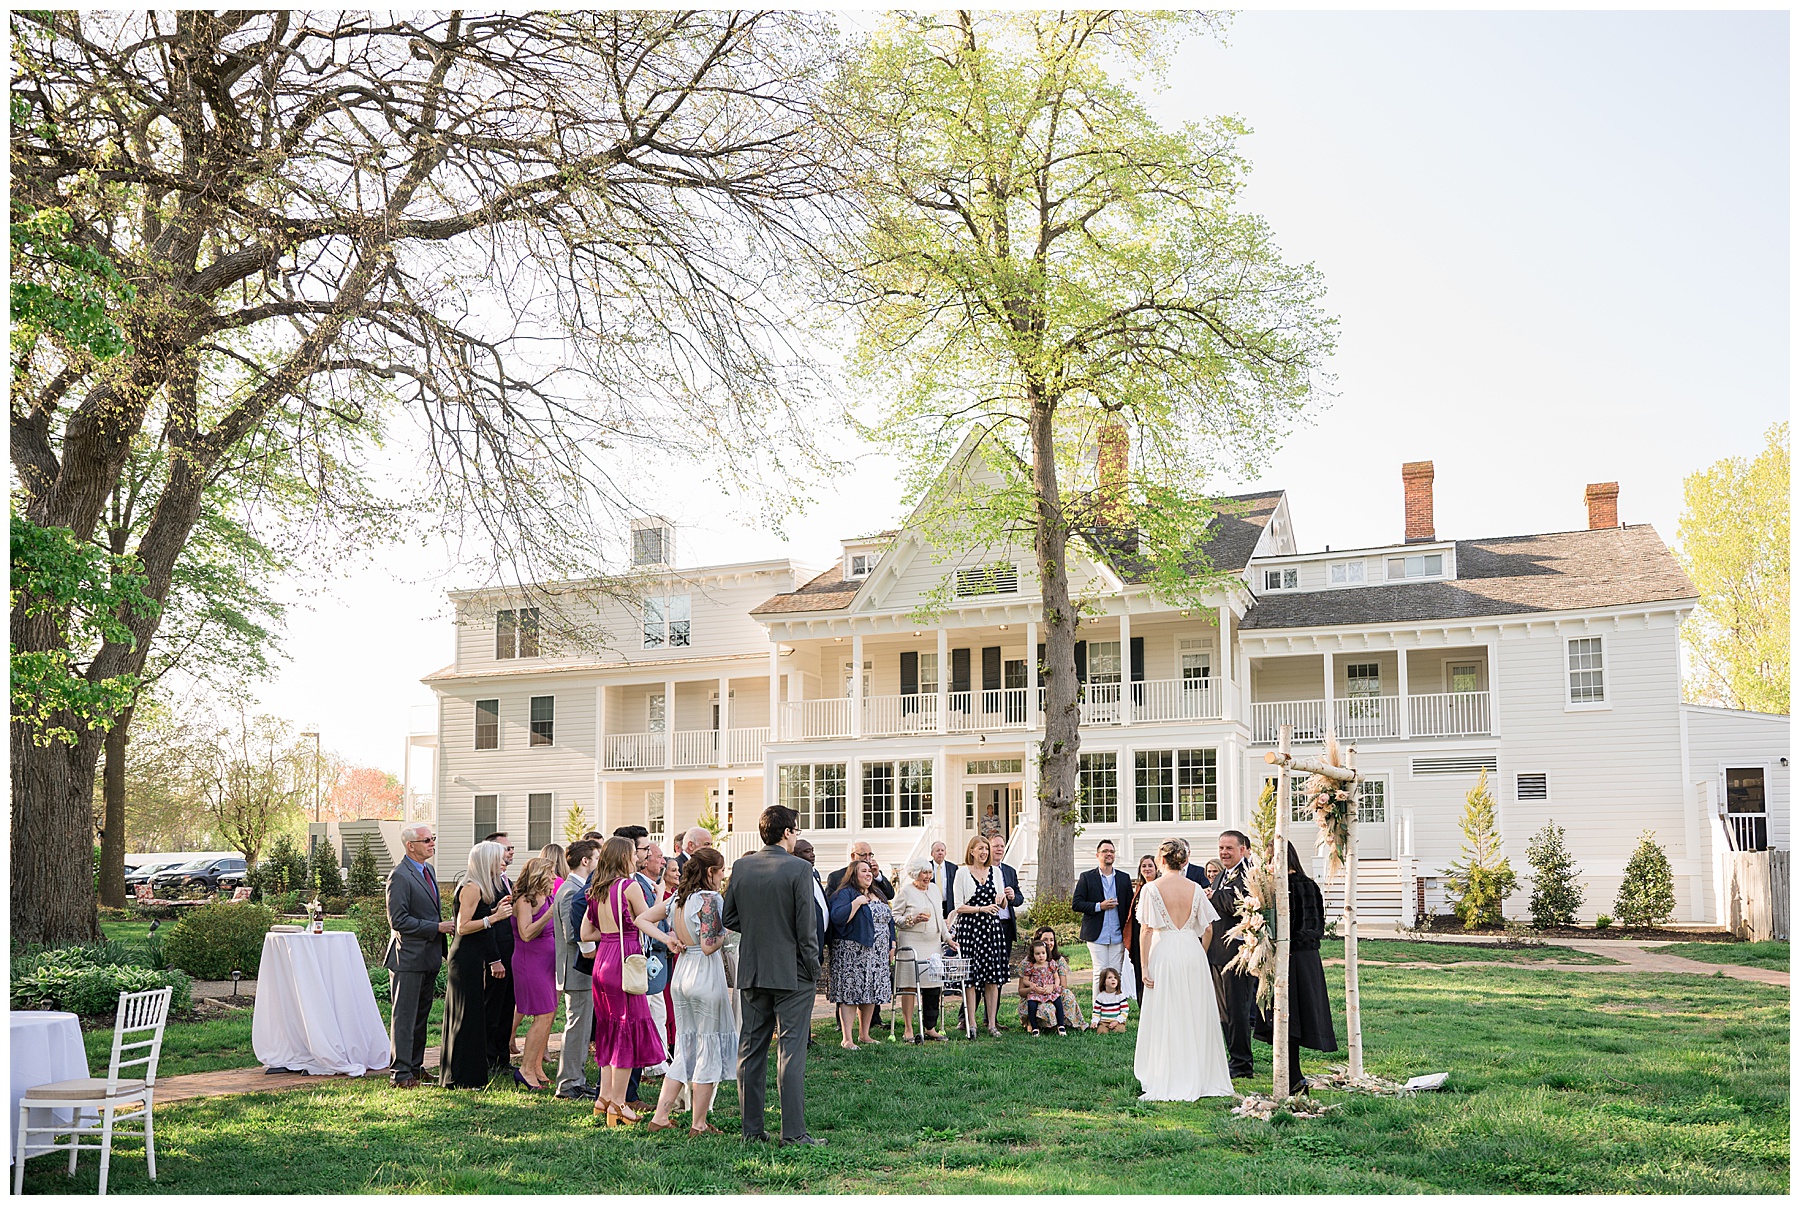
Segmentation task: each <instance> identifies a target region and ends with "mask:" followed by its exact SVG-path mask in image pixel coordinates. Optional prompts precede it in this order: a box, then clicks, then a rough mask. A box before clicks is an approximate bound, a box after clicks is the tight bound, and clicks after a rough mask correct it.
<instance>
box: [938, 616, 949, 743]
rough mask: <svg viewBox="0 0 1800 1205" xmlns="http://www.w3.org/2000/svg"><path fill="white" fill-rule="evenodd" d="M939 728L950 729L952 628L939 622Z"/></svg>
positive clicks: (941, 729) (943, 730)
mask: <svg viewBox="0 0 1800 1205" xmlns="http://www.w3.org/2000/svg"><path fill="white" fill-rule="evenodd" d="M937 638H938V652H937V658H938V679H937V682H938V704H937V711H938V713H937V730H938V731H939V732H948V731H950V629H949V628H946V627H945V626H944V625H943V624H941V623H940V624H938V630H937Z"/></svg>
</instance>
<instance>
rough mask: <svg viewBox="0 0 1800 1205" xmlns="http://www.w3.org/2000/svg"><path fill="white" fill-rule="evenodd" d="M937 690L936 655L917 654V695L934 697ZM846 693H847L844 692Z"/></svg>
mask: <svg viewBox="0 0 1800 1205" xmlns="http://www.w3.org/2000/svg"><path fill="white" fill-rule="evenodd" d="M937 688H938V670H937V654H936V653H920V654H919V693H920V694H922V695H935V694H936V693H937ZM845 693H848V692H845Z"/></svg>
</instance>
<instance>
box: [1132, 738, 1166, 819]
mask: <svg viewBox="0 0 1800 1205" xmlns="http://www.w3.org/2000/svg"><path fill="white" fill-rule="evenodd" d="M1137 818H1138V821H1139V822H1140V823H1145V824H1150V823H1155V822H1157V821H1160V820H1173V819H1175V751H1174V750H1173V749H1152V750H1143V751H1140V752H1139V753H1138V755H1137Z"/></svg>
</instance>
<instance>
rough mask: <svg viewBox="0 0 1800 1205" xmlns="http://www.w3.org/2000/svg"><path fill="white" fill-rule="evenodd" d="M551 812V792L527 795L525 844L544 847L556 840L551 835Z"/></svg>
mask: <svg viewBox="0 0 1800 1205" xmlns="http://www.w3.org/2000/svg"><path fill="white" fill-rule="evenodd" d="M550 813H551V807H550V792H548V791H538V792H533V793H532V794H530V795H527V796H526V797H525V844H527V845H529V846H531V848H533V849H542V848H544V846H546V845H548V844H550V842H551V841H552V840H554V838H553V837H552V836H551V835H550V834H551V823H550ZM488 831H489V832H492V831H493V830H492V829H489V830H488Z"/></svg>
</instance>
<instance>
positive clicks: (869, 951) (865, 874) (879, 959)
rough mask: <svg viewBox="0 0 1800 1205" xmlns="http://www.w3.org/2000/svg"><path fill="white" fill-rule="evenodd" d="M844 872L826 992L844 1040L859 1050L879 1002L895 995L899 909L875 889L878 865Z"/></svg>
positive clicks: (834, 911)
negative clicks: (893, 966) (892, 968)
mask: <svg viewBox="0 0 1800 1205" xmlns="http://www.w3.org/2000/svg"><path fill="white" fill-rule="evenodd" d="M844 877H845V882H844V885H843V886H842V887H839V888H838V890H837V894H836V895H834V896H832V897H831V937H830V940H831V976H830V979H829V981H828V983H827V985H826V992H825V994H826V996H827V997H828V998H829V999H830V1000H831V1002H832V1003H833V1004H835V1005H837V1006H838V1009H837V1011H838V1026H839V1028H841V1029H842V1030H843V1033H844V1037H843V1040H842V1041H841V1042H840V1043H839V1045H841V1046H842V1047H843V1048H844V1049H845V1050H857V1049H860V1048H859V1047H858V1046H857V1044H856V1042H857V1039H858V1038H860V1040H862V1041H864V1042H868V1041H872V1040H873V1039H871V1038H870V1037H869V1025H870V1023H871V1022H872V1021H873V1020H874V1016H875V1006H876V1005H877V1004H886V1003H887V1002H888V1001H890V1000H892V999H893V998H894V982H893V977H892V975H891V973H890V972H889V969H888V968H889V964H890V963H892V962H893V959H894V913H893V911H892V910H891V909H890V908H889V907H888V906H887V904H886V903H885V902H884V901H883V900H882V898H881V896H879V895H877V894H876V892H875V868H874V867H873V866H872V865H870V864H869V863H868V862H865V861H856V862H852V863H851V864H850V872H849V873H848V874H847V875H845V876H844ZM853 1028H854V1029H855V1030H856V1031H857V1032H856V1036H855V1037H853V1036H852V1032H851V1031H852V1029H853Z"/></svg>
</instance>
